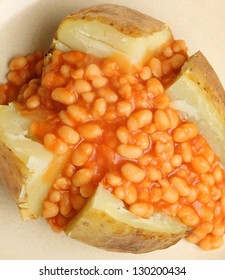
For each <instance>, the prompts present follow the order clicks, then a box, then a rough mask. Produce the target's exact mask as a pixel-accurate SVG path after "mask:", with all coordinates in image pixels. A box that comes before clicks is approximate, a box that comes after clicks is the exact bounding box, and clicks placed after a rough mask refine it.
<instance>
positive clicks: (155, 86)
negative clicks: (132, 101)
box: [146, 78, 164, 96]
mask: <svg viewBox="0 0 225 280" xmlns="http://www.w3.org/2000/svg"><path fill="white" fill-rule="evenodd" d="M146 89H147V92H150V93H151V94H153V95H154V96H156V95H157V94H160V93H163V92H164V88H163V85H162V83H161V82H160V81H159V80H158V79H156V78H150V79H149V80H148V81H147V83H146Z"/></svg>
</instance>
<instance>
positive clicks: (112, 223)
mask: <svg viewBox="0 0 225 280" xmlns="http://www.w3.org/2000/svg"><path fill="white" fill-rule="evenodd" d="M85 210H86V211H82V212H81V213H80V214H78V215H77V216H76V218H75V219H74V220H73V222H72V223H71V225H69V226H68V227H67V228H66V234H67V235H68V236H70V237H71V238H74V239H77V240H79V241H81V242H83V243H86V244H88V245H92V246H94V247H97V248H100V249H104V250H108V251H115V252H120V253H133V254H141V253H148V252H151V251H155V250H159V249H165V248H168V247H170V246H172V245H174V244H176V243H177V242H178V241H179V240H181V239H182V238H183V237H184V236H185V235H186V233H185V232H183V233H177V234H168V233H167V234H166V233H157V232H150V231H147V230H144V229H138V228H135V227H132V226H130V225H128V224H125V223H122V222H120V221H117V220H115V219H113V218H112V217H110V216H109V215H108V214H106V213H104V212H103V211H101V210H98V209H94V208H91V209H85Z"/></svg>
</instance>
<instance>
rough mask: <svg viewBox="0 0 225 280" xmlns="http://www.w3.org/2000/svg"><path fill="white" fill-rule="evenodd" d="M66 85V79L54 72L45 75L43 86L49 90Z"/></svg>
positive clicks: (42, 81)
mask: <svg viewBox="0 0 225 280" xmlns="http://www.w3.org/2000/svg"><path fill="white" fill-rule="evenodd" d="M65 84H66V79H65V78H64V77H62V76H61V75H60V74H59V73H54V72H49V73H47V74H45V75H44V76H43V77H42V80H41V85H42V86H43V87H44V88H47V89H49V90H53V89H55V88H58V87H62V86H65Z"/></svg>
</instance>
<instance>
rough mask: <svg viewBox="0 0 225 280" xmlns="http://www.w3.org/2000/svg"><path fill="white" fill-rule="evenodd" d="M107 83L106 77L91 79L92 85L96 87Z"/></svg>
mask: <svg viewBox="0 0 225 280" xmlns="http://www.w3.org/2000/svg"><path fill="white" fill-rule="evenodd" d="M107 83H108V79H107V78H106V77H97V78H94V79H93V80H92V86H93V87H94V88H97V89H98V88H101V87H104V86H106V85H107Z"/></svg>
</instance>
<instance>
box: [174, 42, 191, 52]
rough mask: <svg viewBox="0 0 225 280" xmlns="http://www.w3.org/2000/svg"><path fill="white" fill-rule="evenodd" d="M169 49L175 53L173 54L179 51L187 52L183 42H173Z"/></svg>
mask: <svg viewBox="0 0 225 280" xmlns="http://www.w3.org/2000/svg"><path fill="white" fill-rule="evenodd" d="M171 48H172V50H173V52H175V53H179V52H181V51H184V52H186V51H187V47H186V43H185V41H184V40H174V41H173V43H172V46H171Z"/></svg>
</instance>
